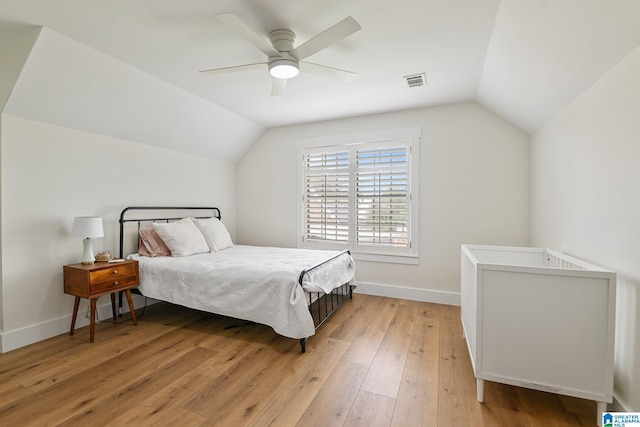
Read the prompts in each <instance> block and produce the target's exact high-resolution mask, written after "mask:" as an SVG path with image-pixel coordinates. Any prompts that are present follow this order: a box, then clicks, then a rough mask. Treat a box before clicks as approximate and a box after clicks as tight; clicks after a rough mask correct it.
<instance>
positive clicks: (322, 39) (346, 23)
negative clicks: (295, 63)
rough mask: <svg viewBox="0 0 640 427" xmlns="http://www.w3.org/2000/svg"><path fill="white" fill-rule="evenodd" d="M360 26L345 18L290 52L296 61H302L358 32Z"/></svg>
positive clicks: (350, 18)
mask: <svg viewBox="0 0 640 427" xmlns="http://www.w3.org/2000/svg"><path fill="white" fill-rule="evenodd" d="M361 28H362V27H360V24H358V22H357V21H356V20H355V19H353V18H352V17H350V16H349V17H347V18H345V19H343V20H342V21H340V22H338V23H337V24H336V25H334V26H333V27H331V28H329V29H327V30H324V31H323V32H321V33H320V34H318V35H317V36H315V37H313V38H312V39H310V40H307V41H306V42H305V43H303V44H301V45H300V46H298V47H297V48H295V49H293V51H292V52H291V53H292V54H293V56H295V57H296V58H298V60H303V59H305V58H307V57H309V56H311V55H313V54H314V53H316V52H319V51H321V50H322V49H324V48H326V47H329V46H331V45H332V44H334V43H336V42H338V41H340V40H342V39H343V38H345V37H347V36H349V35H351V34H353V33H355V32H356V31H358V30H360V29H361Z"/></svg>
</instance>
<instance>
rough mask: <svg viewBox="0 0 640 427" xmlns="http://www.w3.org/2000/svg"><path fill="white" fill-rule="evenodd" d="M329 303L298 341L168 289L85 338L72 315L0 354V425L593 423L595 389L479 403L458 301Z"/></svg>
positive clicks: (510, 391) (510, 390) (510, 392)
mask: <svg viewBox="0 0 640 427" xmlns="http://www.w3.org/2000/svg"><path fill="white" fill-rule="evenodd" d="M350 310H352V311H350ZM338 313H340V315H336V316H335V317H333V318H332V319H331V320H330V321H329V322H327V323H325V324H324V325H323V326H322V327H321V328H320V329H319V330H318V333H317V334H316V335H315V336H313V337H311V339H310V340H309V342H308V343H307V353H306V354H300V349H299V346H298V342H297V340H292V339H288V338H284V337H280V336H278V335H277V334H275V333H274V332H273V330H271V328H268V327H265V326H262V325H244V326H242V327H239V328H234V329H229V330H225V326H228V325H233V324H236V323H237V321H235V320H234V319H229V318H226V317H223V316H216V315H212V314H208V313H202V312H199V311H196V310H190V309H187V308H184V307H178V306H173V305H169V304H165V303H160V304H154V305H153V306H150V307H148V308H147V309H146V311H145V314H144V316H142V317H141V319H140V322H139V323H138V326H137V327H134V326H133V325H132V324H131V322H130V321H129V320H128V319H126V317H124V316H123V318H120V319H122V320H121V321H120V320H119V321H118V323H115V324H113V323H111V322H109V321H105V322H102V323H101V324H100V325H97V331H96V342H95V343H94V344H89V342H88V338H89V336H88V335H89V333H88V329H89V328H81V329H79V330H78V331H77V333H76V334H74V336H71V337H70V336H69V335H68V334H63V335H60V336H58V337H54V338H51V339H49V340H46V341H43V342H40V343H37V344H34V345H32V346H28V347H25V348H22V349H18V350H15V351H12V352H10V353H7V354H2V355H0V425H1V426H5V425H6V426H14V425H16V426H21V427H22V426H37V427H41V426H56V425H74V426H75V425H89V426H93V425H95V426H103V425H106V424H109V423H110V425H114V426H115V425H154V426H167V425H179V426H183V425H189V426H192V425H193V426H209V425H215V426H223V427H225V426H231V427H237V426H242V425H253V426H260V427H262V426H264V425H270V424H272V425H286V426H291V425H299V426H301V427H302V426H305V427H306V426H315V425H321V426H328V427H339V426H349V427H350V426H352V425H364V424H366V425H368V426H369V425H370V426H377V425H390V423H393V424H394V425H403V426H411V425H428V426H435V427H443V426H456V427H457V426H474V427H475V426H480V427H482V426H486V427H495V426H498V427H501V426H507V427H512V426H522V427H538V426H551V427H553V426H569V425H571V426H573V425H575V426H590V427H592V426H594V425H595V404H594V403H593V402H590V401H587V400H584V399H576V398H572V397H566V396H557V395H555V394H551V393H543V392H538V391H534V390H528V389H524V388H521V387H513V386H507V385H504V384H498V383H492V382H487V383H486V384H485V402H484V403H482V404H481V403H478V402H477V400H476V395H475V392H476V390H475V379H474V378H473V371H472V369H471V362H470V360H469V356H468V352H467V348H466V342H465V340H464V339H463V338H462V330H461V322H460V309H459V307H452V306H445V305H435V304H428V303H419V302H413V301H404V300H396V299H392V298H383V297H369V296H367V295H362V294H356V295H354V300H353V301H350V302H348V303H347V304H344V305H343V306H342V307H341V308H340V310H339V311H338ZM338 313H336V314H338ZM139 314H140V313H139ZM355 360H359V361H361V362H364V363H356V362H355ZM367 377H369V382H368V383H367ZM374 377H376V381H374V380H373V379H372V378H374ZM434 378H437V382H435V380H434ZM398 379H399V380H398ZM394 381H395V382H396V387H397V392H396V394H395V395H394V394H393V392H392V391H390V390H392V389H393V387H392V386H391V385H393V384H394ZM21 383H24V384H28V385H29V386H30V388H27V387H25V386H24V385H22V384H21ZM376 384H377V385H378V386H379V388H376V387H377V386H376V387H374V385H376ZM436 387H437V392H436V391H434V388H436ZM373 389H376V390H377V392H375V393H374V392H372V390H373ZM383 393H386V394H390V395H391V396H394V397H395V398H394V397H390V396H386V395H383ZM434 405H436V407H437V410H436V412H437V416H436V418H433V412H434V409H433V407H434ZM189 408H191V409H196V410H197V413H196V412H194V411H192V410H190V409H189ZM412 417H413V418H412Z"/></svg>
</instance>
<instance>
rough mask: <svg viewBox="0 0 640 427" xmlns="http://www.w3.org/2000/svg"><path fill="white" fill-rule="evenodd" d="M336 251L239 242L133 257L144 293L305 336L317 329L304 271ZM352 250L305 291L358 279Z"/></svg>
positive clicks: (310, 277)
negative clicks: (192, 252) (203, 249)
mask: <svg viewBox="0 0 640 427" xmlns="http://www.w3.org/2000/svg"><path fill="white" fill-rule="evenodd" d="M337 253H338V252H336V251H316V250H308V249H288V248H268V247H257V246H241V245H236V246H232V247H230V248H228V249H224V250H222V251H219V252H214V253H205V254H198V255H192V256H189V257H157V258H149V257H143V256H139V255H137V254H136V255H130V256H129V258H130V259H135V260H138V262H139V265H140V286H139V290H140V292H141V293H142V294H143V295H144V296H147V297H150V298H154V299H159V300H163V301H168V302H172V303H175V304H180V305H183V306H186V307H190V308H195V309H198V310H203V311H207V312H211V313H217V314H222V315H225V316H230V317H234V318H238V319H244V320H250V321H254V322H258V323H262V324H265V325H269V326H271V327H272V328H273V329H274V330H275V331H276V332H277V333H278V334H280V335H284V336H286V337H290V338H306V337H309V336H311V335H313V334H314V333H315V327H314V324H313V319H312V318H311V315H310V314H309V309H308V307H307V300H306V298H305V295H304V292H303V290H302V289H301V288H300V286H299V285H298V279H299V277H300V273H301V271H302V270H304V269H305V268H309V267H312V266H314V265H317V264H319V263H321V262H322V261H324V260H326V259H328V258H330V257H332V256H335V255H336V254H337ZM354 274H355V264H354V262H353V259H351V257H350V256H349V255H348V254H344V255H342V256H340V257H339V258H337V259H335V260H332V261H330V262H328V263H326V264H325V265H324V266H323V268H322V269H318V270H314V272H313V274H309V275H308V276H307V277H305V280H304V282H303V287H304V289H305V291H307V292H325V293H330V292H331V290H333V289H334V288H336V287H339V286H341V285H343V284H345V283H347V282H352V281H353V280H354Z"/></svg>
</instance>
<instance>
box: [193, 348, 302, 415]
mask: <svg viewBox="0 0 640 427" xmlns="http://www.w3.org/2000/svg"><path fill="white" fill-rule="evenodd" d="M278 344H280V347H276V349H275V350H274V349H273V348H271V347H269V346H268V345H265V344H261V343H255V344H253V345H249V346H247V348H246V351H244V352H243V354H242V355H241V356H239V357H234V359H233V360H231V361H229V363H227V364H222V365H219V366H216V367H213V368H210V370H207V371H203V370H202V369H198V370H197V371H198V372H199V373H205V374H206V375H207V376H208V377H210V378H211V381H210V382H209V383H208V384H207V386H206V387H205V388H203V389H202V390H200V392H199V393H198V394H197V395H196V396H195V397H194V398H193V399H191V400H190V401H189V402H187V403H186V404H185V405H184V408H185V409H187V410H189V411H191V412H193V413H196V414H198V415H201V416H203V417H205V418H210V417H214V416H215V418H216V419H218V418H221V417H222V416H223V414H225V413H228V409H229V408H230V407H231V408H236V407H239V406H241V405H240V404H239V403H240V402H238V400H240V399H242V397H243V396H244V395H245V394H246V393H247V391H246V390H247V388H251V387H253V386H254V382H255V381H256V378H259V377H260V375H261V374H262V373H263V372H264V371H265V370H266V369H267V368H269V367H270V366H271V365H272V364H273V354H274V353H279V352H280V351H284V350H286V349H291V348H292V343H291V342H286V341H284V340H278ZM291 354H292V355H294V357H296V358H297V354H295V353H294V352H291ZM227 416H228V415H227Z"/></svg>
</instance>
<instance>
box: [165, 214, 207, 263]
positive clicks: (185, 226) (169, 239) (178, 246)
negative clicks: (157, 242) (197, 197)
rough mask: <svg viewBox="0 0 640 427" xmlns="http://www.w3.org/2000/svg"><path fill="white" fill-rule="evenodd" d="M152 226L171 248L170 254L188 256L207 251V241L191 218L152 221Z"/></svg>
mask: <svg viewBox="0 0 640 427" xmlns="http://www.w3.org/2000/svg"><path fill="white" fill-rule="evenodd" d="M153 228H154V229H155V230H156V232H157V233H158V236H160V238H161V239H162V241H163V242H164V244H165V245H167V247H168V248H169V250H171V256H189V255H194V254H200V253H203V252H209V246H207V241H206V240H205V239H204V236H203V235H202V233H201V232H200V230H198V227H196V226H195V225H194V224H193V221H192V220H191V218H183V219H181V220H179V221H175V222H168V223H164V222H154V223H153Z"/></svg>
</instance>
